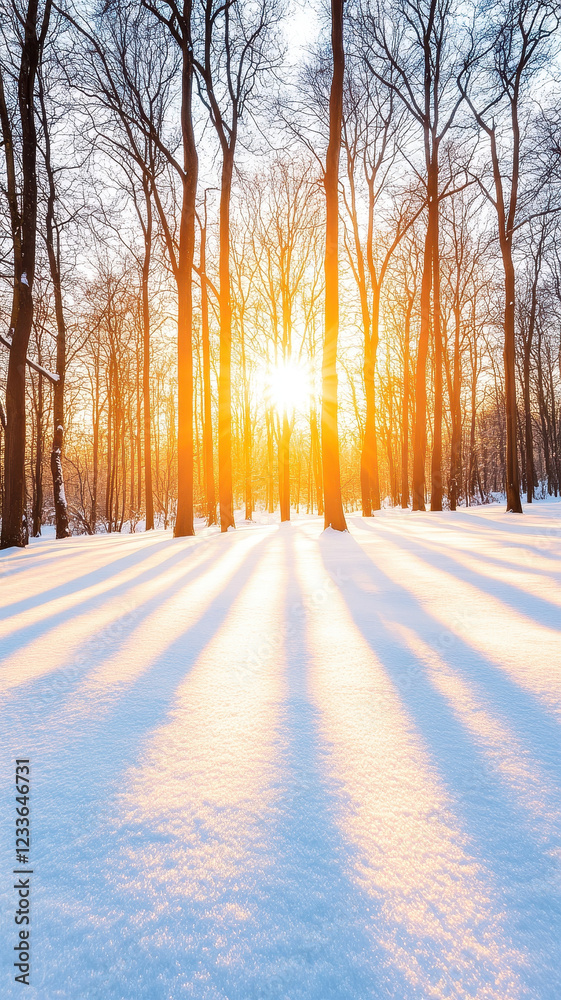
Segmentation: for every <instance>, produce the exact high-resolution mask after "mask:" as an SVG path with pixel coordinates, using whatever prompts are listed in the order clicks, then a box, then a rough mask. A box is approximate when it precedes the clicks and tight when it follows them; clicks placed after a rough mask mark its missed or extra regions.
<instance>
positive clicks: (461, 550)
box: [0, 503, 561, 1000]
mask: <svg viewBox="0 0 561 1000" xmlns="http://www.w3.org/2000/svg"><path fill="white" fill-rule="evenodd" d="M349 526H350V533H349V534H345V535H338V534H336V533H334V532H331V531H330V532H326V533H322V532H321V524H320V522H319V521H318V520H317V519H315V518H310V519H306V518H302V519H300V520H299V521H297V522H295V523H293V524H291V525H283V526H279V525H275V524H273V525H270V524H265V525H259V526H256V527H249V526H247V527H245V526H244V527H241V528H240V529H239V530H238V531H237V532H231V533H228V534H227V535H225V536H220V535H218V534H216V533H212V532H207V533H206V534H205V535H203V536H200V537H197V538H195V539H183V540H179V539H178V540H174V539H173V538H172V537H171V535H170V534H169V533H163V532H157V533H153V534H150V535H148V536H146V535H127V536H116V535H112V536H105V537H103V536H97V537H94V538H75V539H68V540H65V541H63V542H55V541H54V540H43V541H41V542H40V543H39V544H34V545H32V546H31V547H30V548H29V549H28V550H27V551H24V552H13V551H12V552H9V553H8V554H6V555H4V557H3V558H2V560H1V562H0V574H1V576H0V582H1V588H0V606H1V612H0V619H1V621H0V648H1V652H2V671H1V674H0V692H1V708H0V711H1V718H0V727H1V728H0V731H1V733H2V755H1V768H0V776H1V784H2V798H1V844H2V852H1V857H2V868H1V871H2V880H1V887H2V894H1V895H2V925H1V927H2V942H3V943H2V948H1V949H0V950H1V960H2V965H1V973H0V992H1V995H2V997H6V998H12V997H20V996H22V995H25V996H27V997H30V998H41V1000H59V998H60V1000H63V998H64V1000H86V998H88V1000H89V998H92V1000H182V998H193V1000H369V998H380V1000H389V998H392V1000H413V998H415V1000H417V998H419V1000H432V998H435V1000H444V998H466V1000H467V998H477V1000H559V998H560V997H561V971H560V970H561V794H560V792H561V742H560V732H561V634H560V633H561V586H560V583H561V504H557V503H547V504H538V505H535V506H534V507H533V508H532V509H530V508H527V510H526V514H525V516H524V517H516V516H515V515H506V514H504V513H503V512H502V510H501V509H500V508H498V507H492V508H476V509H472V510H463V511H460V512H458V513H456V514H451V513H442V514H428V513H427V514H411V513H409V512H400V511H385V512H383V513H382V514H380V515H379V516H377V517H376V518H374V519H371V520H368V521H365V520H363V519H362V518H360V517H358V516H356V517H354V516H352V517H350V518H349ZM16 756H24V757H30V758H31V761H32V769H33V770H32V790H33V798H32V823H33V838H34V839H33V850H32V861H33V867H34V876H33V923H32V956H33V957H32V969H33V972H32V986H31V987H30V988H28V989H26V990H25V993H24V994H22V993H21V990H22V989H24V987H22V986H20V985H19V984H18V983H14V982H13V970H12V967H11V963H12V961H13V958H12V955H13V950H12V949H13V945H14V944H15V942H16V936H15V925H14V923H13V911H14V890H13V889H12V888H11V885H12V875H11V870H12V868H13V867H14V861H13V838H14V833H13V814H14V802H13V797H14V791H13V784H12V777H11V776H12V771H13V760H14V758H15V757H16Z"/></svg>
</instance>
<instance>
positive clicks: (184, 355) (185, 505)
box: [173, 0, 199, 538]
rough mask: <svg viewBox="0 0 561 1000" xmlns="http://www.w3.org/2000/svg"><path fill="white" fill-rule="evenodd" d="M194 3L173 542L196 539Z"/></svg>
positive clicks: (185, 97)
mask: <svg viewBox="0 0 561 1000" xmlns="http://www.w3.org/2000/svg"><path fill="white" fill-rule="evenodd" d="M191 8H192V0H186V3H185V4H184V8H183V18H184V27H183V45H182V58H183V61H182V75H181V132H182V138H183V170H184V176H183V191H182V206H181V223H180V233H179V262H178V274H177V418H178V421H177V426H178V434H177V514H176V518H175V527H174V532H173V533H174V536H175V537H176V538H178V537H183V536H185V535H194V534H195V528H194V523H193V285H192V277H193V260H194V253H195V218H196V199H197V177H198V169H199V161H198V156H197V147H196V145H195V133H194V131H193V113H192V101H193V45H192V42H191Z"/></svg>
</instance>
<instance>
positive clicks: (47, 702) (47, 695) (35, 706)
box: [2, 540, 266, 739]
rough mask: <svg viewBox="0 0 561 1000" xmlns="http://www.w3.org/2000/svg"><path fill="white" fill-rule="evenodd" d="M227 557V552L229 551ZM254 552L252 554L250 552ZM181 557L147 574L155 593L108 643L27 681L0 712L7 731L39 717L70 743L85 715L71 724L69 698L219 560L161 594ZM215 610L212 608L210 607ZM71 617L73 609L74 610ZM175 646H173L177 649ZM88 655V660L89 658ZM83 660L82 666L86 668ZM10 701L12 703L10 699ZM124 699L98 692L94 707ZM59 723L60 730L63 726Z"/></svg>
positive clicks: (96, 642) (118, 623)
mask: <svg viewBox="0 0 561 1000" xmlns="http://www.w3.org/2000/svg"><path fill="white" fill-rule="evenodd" d="M265 544H266V540H265V541H264V542H262V543H258V544H257V546H256V548H257V549H258V550H260V549H261V548H262V546H263V545H265ZM229 551H231V550H229ZM251 551H253V550H251ZM182 557H183V554H182V553H179V552H176V553H175V555H174V556H173V557H172V558H170V559H169V560H166V562H165V563H162V564H161V566H158V567H157V571H150V570H148V571H147V576H148V578H150V579H153V582H154V590H155V593H154V595H153V596H151V597H148V598H146V599H145V600H144V601H142V602H139V603H137V604H135V605H134V609H133V611H132V613H131V614H130V615H125V616H123V617H122V618H121V619H116V620H115V621H113V622H112V623H111V628H110V629H109V635H108V636H107V638H106V640H104V642H103V645H101V642H100V639H102V638H103V634H102V636H101V637H100V636H99V635H93V636H91V638H89V639H88V640H87V642H86V644H85V652H84V646H82V647H81V650H79V651H77V653H78V655H77V658H74V659H72V658H70V660H66V661H64V660H63V659H61V660H60V661H59V662H58V664H57V668H56V671H54V672H50V673H49V674H46V675H45V674H43V675H41V676H40V677H36V678H34V679H32V680H30V681H27V682H24V683H22V684H21V685H18V687H17V688H16V689H15V691H12V692H10V693H9V695H8V698H7V701H6V704H5V707H4V709H3V712H2V716H3V718H4V720H5V723H4V724H5V725H6V726H8V725H9V721H10V720H12V721H13V722H15V721H16V720H17V719H18V718H20V719H21V718H22V717H24V718H25V717H29V716H30V715H33V716H35V717H37V716H38V715H39V716H40V717H41V719H42V724H43V725H44V726H45V727H49V728H51V727H52V728H53V729H54V731H56V732H59V731H60V730H61V728H62V729H63V731H64V732H65V736H66V738H67V739H70V738H71V737H70V734H71V733H72V732H73V730H74V727H75V726H79V727H81V726H83V724H84V720H83V714H80V715H79V717H78V718H77V719H73V717H72V715H71V714H68V712H67V706H68V705H69V703H70V702H71V700H72V698H73V696H74V695H75V694H76V693H77V692H78V693H79V691H80V688H81V686H82V684H83V682H84V680H85V679H87V677H88V676H89V675H90V674H91V673H92V672H93V671H95V670H96V669H98V667H99V665H100V662H101V661H102V660H103V656H104V655H109V656H111V657H112V658H114V657H115V655H116V654H118V652H119V651H120V650H121V649H124V648H125V647H126V646H127V645H128V644H129V643H130V641H131V638H132V637H133V636H134V633H135V631H136V630H137V629H138V627H139V626H140V625H141V624H142V621H143V620H144V619H146V618H149V617H150V616H151V615H152V614H153V613H154V612H156V611H157V610H158V608H159V607H162V606H163V605H164V603H165V602H166V601H167V600H169V599H170V598H173V597H174V596H175V595H176V594H178V593H180V592H181V590H183V589H184V587H186V586H187V585H188V584H189V583H191V582H192V581H193V580H195V579H196V578H197V577H198V576H199V574H201V573H204V572H205V571H206V570H207V569H208V566H209V564H211V563H212V562H213V561H215V560H216V559H218V558H220V556H219V554H218V552H217V551H216V550H215V551H214V552H212V553H211V552H209V553H208V555H207V557H206V559H204V560H201V561H199V562H197V563H196V565H195V566H189V568H187V569H186V571H185V573H183V574H182V575H181V576H180V577H178V578H175V579H174V580H172V581H171V583H170V584H169V585H168V586H167V587H164V588H160V587H159V586H158V575H159V571H160V569H162V572H164V571H166V572H167V570H168V569H169V563H170V562H173V561H175V560H180V559H181V558H182ZM246 562H247V560H244V562H242V565H241V566H240V567H238V569H237V570H236V571H235V572H234V574H233V575H232V577H231V579H230V581H229V582H228V583H227V584H226V586H225V588H224V590H223V591H221V594H227V593H229V592H230V587H231V584H232V580H239V579H243V572H242V571H243V568H244V566H245V564H246ZM240 574H241V575H240ZM139 579H140V577H137V578H135V580H134V581H131V586H132V585H136V583H137V582H138V581H139ZM119 594H120V596H121V597H122V599H123V600H124V601H126V592H125V593H122V592H121V588H119ZM103 598H104V603H105V600H106V594H105V593H104V595H103ZM219 600H220V595H218V597H217V601H219ZM212 606H214V604H213V605H212ZM72 613H74V609H72ZM207 614H208V612H204V613H203V615H202V616H201V618H200V619H199V622H197V623H196V624H195V625H194V626H193V628H195V629H196V628H197V627H198V625H199V623H200V622H202V621H204V620H205V618H206V616H207ZM190 634H191V629H188V630H186V632H185V633H184V634H183V636H182V637H181V638H180V639H179V640H178V642H181V641H182V639H183V638H184V637H185V636H189V635H190ZM175 645H176V644H175ZM169 648H175V646H170V647H169ZM88 654H89V655H88ZM167 655H168V650H167V649H166V650H165V652H164V656H167ZM84 660H85V661H86V662H85V663H84ZM138 683H139V679H138V678H137V680H136V681H135V682H133V683H132V684H131V685H129V686H128V687H127V690H128V691H133V690H134V688H135V685H136V684H138ZM10 695H11V697H10ZM124 697H126V695H125V694H123V691H122V690H119V689H112V690H111V691H109V692H108V693H104V692H100V693H99V695H98V697H97V704H100V703H101V701H103V703H104V707H106V704H107V703H109V704H110V703H111V702H113V701H115V700H117V701H119V700H120V699H122V698H124ZM61 723H62V725H61Z"/></svg>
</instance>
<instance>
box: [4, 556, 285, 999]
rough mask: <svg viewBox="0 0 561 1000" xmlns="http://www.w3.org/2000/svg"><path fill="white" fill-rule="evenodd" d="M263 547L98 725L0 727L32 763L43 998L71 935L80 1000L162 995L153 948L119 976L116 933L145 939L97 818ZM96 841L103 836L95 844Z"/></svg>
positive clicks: (116, 846) (17, 722) (67, 960)
mask: <svg viewBox="0 0 561 1000" xmlns="http://www.w3.org/2000/svg"><path fill="white" fill-rule="evenodd" d="M270 544H271V538H270V537H267V538H266V539H264V540H263V541H262V542H260V543H257V544H256V545H255V546H254V547H253V548H252V549H251V550H250V553H249V554H248V556H247V558H246V559H245V560H244V561H243V563H242V564H241V566H239V567H238V568H237V569H236V571H235V572H234V573H233V575H232V576H231V578H230V579H229V580H228V582H227V583H226V584H225V585H224V588H223V590H222V591H221V592H220V593H219V594H218V595H217V596H216V597H215V598H214V600H212V601H211V602H210V603H209V604H208V606H207V608H206V609H205V611H204V613H203V614H202V616H201V617H200V619H199V620H198V621H197V622H196V624H195V625H193V626H192V627H191V628H190V629H188V630H187V631H185V632H184V633H182V634H181V635H180V636H179V637H178V638H177V639H175V640H174V641H173V642H172V643H171V644H170V645H169V646H168V647H167V648H166V650H165V652H164V653H163V654H162V655H161V656H159V657H158V658H157V660H156V661H155V662H154V663H153V665H152V667H151V668H150V669H149V670H148V671H146V672H145V673H144V674H143V675H142V676H141V677H139V678H138V679H137V680H136V682H135V683H134V684H133V685H131V686H130V687H129V688H128V689H127V690H126V692H125V693H124V694H122V695H121V697H120V698H119V700H118V701H117V702H116V703H115V704H114V705H113V706H111V709H110V711H108V712H106V713H105V714H103V715H102V717H101V719H99V718H95V717H93V719H92V721H88V719H87V717H86V718H85V719H81V720H80V725H79V727H78V726H73V727H72V731H71V733H70V736H71V739H70V741H69V742H68V744H66V743H65V745H64V746H62V747H57V746H56V743H55V746H53V741H52V736H51V729H50V726H49V725H48V724H45V721H44V720H41V719H37V718H32V717H31V718H30V717H29V715H28V716H26V714H25V711H24V710H22V712H21V713H20V716H19V719H18V718H15V719H14V721H13V725H12V726H11V727H10V728H9V729H8V728H7V727H5V726H4V727H3V736H4V739H5V745H6V746H8V745H13V746H14V747H18V746H19V745H20V734H21V732H25V734H26V740H25V742H26V752H28V753H29V756H30V758H31V759H32V760H33V761H34V762H35V768H34V778H36V780H35V781H34V800H33V801H34V809H35V813H34V816H35V817H36V826H35V837H34V842H33V843H34V858H35V863H36V865H37V869H38V871H40V880H39V883H38V887H37V890H38V891H37V894H36V895H37V912H38V914H41V910H42V908H43V911H44V912H46V910H45V908H47V909H48V913H49V916H48V920H43V921H41V918H40V917H39V919H38V929H37V934H36V941H37V951H36V955H37V956H38V964H39V961H40V959H39V956H40V955H41V953H42V952H43V954H44V955H45V964H44V965H43V968H44V969H47V970H48V973H47V977H46V979H45V983H44V984H43V985H44V987H45V990H46V992H45V994H44V995H45V996H46V995H49V996H54V995H55V994H57V995H58V991H59V990H61V988H63V989H64V985H63V984H61V969H64V974H65V975H67V976H68V978H69V981H70V982H71V981H72V979H71V977H72V975H73V974H74V971H76V973H79V972H80V968H76V970H74V964H75V963H74V961H73V948H74V942H75V941H76V940H77V939H76V934H77V933H78V935H79V937H80V943H79V946H78V952H77V953H78V954H79V956H80V959H79V962H78V966H81V965H82V964H83V962H84V961H86V963H87V967H88V969H90V965H91V984H92V987H91V988H92V992H88V995H91V996H96V997H97V996H99V997H102V996H103V997H104V998H105V997H107V998H112V1000H113V998H114V1000H129V998H130V1000H135V998H136V997H143V998H144V997H145V998H146V1000H153V998H156V997H160V996H161V997H162V998H164V997H168V996H169V993H168V992H164V988H165V987H164V985H163V979H162V970H161V968H159V967H158V966H157V965H154V964H153V953H152V950H151V949H149V950H148V952H147V953H146V954H145V963H146V964H145V967H143V968H141V969H140V973H141V977H140V980H139V982H138V984H137V985H138V989H137V988H136V987H135V985H134V984H132V982H131V981H129V980H128V979H127V975H126V969H125V970H123V952H122V951H121V950H120V948H119V945H120V943H121V937H120V932H119V931H118V930H117V928H118V927H119V926H120V928H121V930H123V928H125V929H126V934H125V938H126V940H127V941H128V942H129V943H130V952H129V958H130V960H131V961H133V959H136V958H137V957H138V951H139V949H142V948H143V947H145V942H144V940H143V939H142V940H139V936H138V935H137V934H135V929H134V919H135V914H134V912H133V913H132V914H131V912H130V905H131V903H130V895H129V896H128V897H127V899H126V901H125V895H124V894H122V892H121V888H120V887H119V886H118V885H116V884H115V882H114V880H112V877H111V876H112V871H113V865H114V860H115V854H114V852H115V851H119V852H121V853H123V852H124V853H126V851H127V849H128V847H129V846H130V845H129V844H128V843H127V841H126V840H125V841H119V840H118V839H117V840H116V841H115V842H113V841H112V842H111V843H108V842H107V828H106V820H105V817H106V815H107V812H108V810H110V804H111V803H112V802H113V800H114V799H115V797H116V796H118V795H119V794H120V793H122V792H123V791H124V790H125V785H124V782H125V779H126V774H127V771H128V769H129V768H130V767H131V765H133V764H139V763H141V762H142V759H143V757H144V754H145V753H146V752H147V751H148V748H149V746H150V740H151V736H152V733H153V732H154V730H155V729H157V728H159V727H160V726H161V725H162V723H163V722H164V721H165V719H166V718H167V716H168V713H169V710H170V706H171V705H172V703H173V699H174V695H175V692H176V690H177V688H178V686H179V685H180V684H181V683H182V682H183V681H184V679H185V678H186V677H187V676H188V674H189V673H190V671H191V669H192V667H193V666H194V664H195V663H196V661H197V659H198V658H199V656H200V655H201V653H202V652H203V650H204V649H205V647H206V646H207V644H208V643H209V641H210V640H212V638H213V637H214V636H215V635H216V634H217V633H218V631H219V630H220V628H221V626H222V624H223V622H224V621H225V619H226V617H227V616H228V614H229V613H230V610H231V608H232V606H233V604H234V602H235V601H236V599H237V598H238V596H239V594H240V592H241V591H242V589H243V588H244V587H245V585H246V584H247V583H248V581H249V580H250V578H251V577H252V576H253V574H254V573H255V572H256V571H257V568H258V565H259V563H260V561H261V559H262V558H263V556H264V554H265V552H266V549H267V548H268V546H269V545H270ZM109 652H110V653H111V652H112V651H111V650H110V651H109ZM100 838H105V840H104V841H103V842H102V843H101V844H100ZM156 840H158V837H157V836H156ZM157 846H161V845H157ZM146 877H147V878H148V873H146ZM137 897H138V891H137ZM131 921H132V923H131ZM77 928H81V930H79V929H77ZM175 929H177V932H178V935H179V936H180V935H181V933H182V932H183V927H182V926H181V925H179V924H178V926H177V928H175ZM173 931H174V928H173V927H172V929H171V941H172V943H171V945H170V949H171V950H170V958H169V960H170V964H171V967H172V968H174V969H175V968H176V967H177V953H176V951H175V948H174V941H173ZM82 934H83V936H82ZM53 935H54V937H55V938H56V939H57V940H58V946H57V954H56V957H55V958H54V959H53V958H49V959H48V960H47V955H48V953H49V948H50V944H49V938H52V937H53ZM125 944H126V942H125ZM84 956H86V958H85V957H84ZM61 962H62V963H63V964H62V965H61ZM88 963H89V964H88ZM88 975H89V974H88ZM88 981H90V980H88ZM94 983H95V985H94ZM147 983H148V984H150V983H151V984H152V986H149V985H148V986H147ZM80 986H81V988H82V989H81V992H80V991H78V992H76V990H74V989H73V987H72V985H70V986H69V987H68V992H67V993H65V994H62V993H61V995H65V996H68V997H70V996H77V995H85V993H84V989H83V987H84V980H83V979H82V980H80ZM152 987H153V988H152ZM49 990H50V991H49Z"/></svg>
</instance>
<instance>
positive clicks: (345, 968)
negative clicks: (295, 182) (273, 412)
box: [184, 529, 410, 1000]
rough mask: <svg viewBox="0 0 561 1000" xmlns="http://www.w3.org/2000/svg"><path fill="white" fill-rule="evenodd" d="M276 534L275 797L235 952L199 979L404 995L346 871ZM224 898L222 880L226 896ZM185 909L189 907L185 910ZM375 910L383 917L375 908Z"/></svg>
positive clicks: (231, 996) (256, 989) (222, 989)
mask: <svg viewBox="0 0 561 1000" xmlns="http://www.w3.org/2000/svg"><path fill="white" fill-rule="evenodd" d="M279 538H280V539H281V540H282V541H281V544H282V546H283V548H284V550H285V575H284V594H283V599H282V604H283V607H282V608H279V611H280V612H281V613H282V617H283V620H284V627H285V633H286V638H285V642H284V644H283V649H282V652H283V653H284V655H285V659H286V667H285V671H284V681H285V685H284V687H285V691H286V694H285V696H284V698H283V702H282V708H281V714H280V722H279V725H278V733H277V736H276V738H275V743H276V745H277V747H278V750H277V758H276V767H275V771H276V777H274V778H273V781H274V783H275V799H274V807H273V808H272V809H271V810H270V813H269V816H270V818H269V821H268V823H267V829H266V831H265V839H266V843H267V844H268V848H269V849H268V852H267V854H268V856H265V857H263V858H256V859H255V864H256V867H257V869H258V871H257V873H256V874H257V875H258V880H257V882H256V883H255V884H254V885H252V884H251V880H249V881H248V883H247V884H246V885H244V886H242V887H238V892H237V894H236V896H235V899H236V902H237V905H238V906H240V907H242V908H244V909H245V910H246V911H247V912H248V913H251V919H250V921H249V922H248V924H247V925H246V926H245V927H241V928H239V927H238V928H235V927H233V926H232V927H230V928H228V934H227V945H225V947H227V952H228V954H229V955H232V956H233V960H230V961H229V962H228V964H227V965H226V967H224V964H223V963H216V964H215V965H214V966H213V967H212V969H211V970H210V975H209V979H208V981H207V984H206V988H207V989H208V995H209V996H217V997H218V996H220V997H227V998H228V1000H287V998H290V1000H368V998H377V997H383V998H384V1000H386V998H390V997H395V998H396V1000H397V998H399V1000H405V998H406V997H408V996H409V995H410V993H409V989H410V987H409V984H408V983H407V982H406V980H405V978H404V977H403V975H402V974H401V973H400V972H399V971H398V970H396V969H394V968H392V967H389V968H388V963H387V955H386V954H385V952H384V950H383V948H382V947H381V946H379V945H378V944H377V943H376V940H375V938H374V936H373V935H372V934H369V933H368V931H367V926H368V923H369V922H370V923H372V921H373V919H374V916H373V915H374V913H375V911H376V902H375V901H374V900H372V899H371V898H370V897H369V896H366V894H365V893H364V892H363V891H362V889H361V888H360V886H359V885H358V884H357V883H355V882H353V881H352V880H351V878H350V877H349V871H352V869H353V857H354V853H353V848H352V846H351V845H350V844H349V843H348V842H346V841H345V839H344V838H343V836H342V835H341V833H340V831H339V829H338V827H337V818H338V813H339V810H340V800H341V794H342V792H341V789H340V788H339V787H338V786H337V785H336V783H335V782H334V780H333V779H332V778H331V777H330V775H329V770H328V766H327V762H326V756H327V755H326V753H325V747H324V746H323V744H322V740H321V737H320V734H319V726H318V718H317V709H316V708H315V706H314V705H313V703H312V700H311V697H310V693H309V690H308V669H309V662H310V659H311V655H310V651H309V649H308V646H307V638H306V632H305V622H304V620H303V619H301V618H298V617H297V618H296V619H295V618H294V615H293V608H294V604H295V603H298V601H299V598H300V597H301V595H302V590H301V586H300V583H299V580H298V577H297V575H296V573H295V570H294V543H293V538H292V533H291V531H290V529H289V530H282V532H281V533H280V534H279V535H278V536H277V539H279ZM279 652H280V651H279ZM261 669H262V670H266V669H271V666H270V665H268V666H267V665H263V666H262V668H261ZM256 683H260V680H259V676H258V677H257V679H256ZM272 735H273V734H272ZM232 895H233V894H232ZM229 898H230V892H229V890H228V887H226V888H225V890H224V897H223V899H224V902H225V903H227V901H228V899H229ZM189 917H190V915H189V914H188V913H186V914H185V917H184V919H186V920H189ZM191 919H192V916H191ZM378 919H379V921H380V922H381V921H382V916H381V914H380V913H379V914H378ZM196 922H197V923H199V924H200V918H199V919H198V920H197V921H196ZM215 934H216V927H215V926H213V925H212V924H211V926H210V927H209V928H208V931H207V933H206V934H205V935H204V937H203V939H202V940H201V941H199V942H198V949H199V950H198V954H197V960H198V961H199V962H201V963H202V964H203V965H204V954H205V951H206V953H207V954H208V952H209V949H211V948H212V939H213V936H214V935H215ZM230 935H231V937H230ZM206 996H207V993H205V992H204V990H203V989H201V991H200V992H198V991H196V990H195V993H194V997H195V998H196V1000H203V998H204V997H206Z"/></svg>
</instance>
